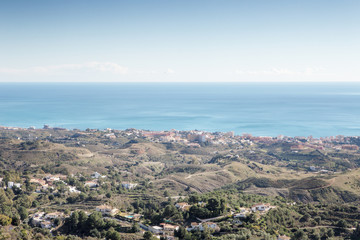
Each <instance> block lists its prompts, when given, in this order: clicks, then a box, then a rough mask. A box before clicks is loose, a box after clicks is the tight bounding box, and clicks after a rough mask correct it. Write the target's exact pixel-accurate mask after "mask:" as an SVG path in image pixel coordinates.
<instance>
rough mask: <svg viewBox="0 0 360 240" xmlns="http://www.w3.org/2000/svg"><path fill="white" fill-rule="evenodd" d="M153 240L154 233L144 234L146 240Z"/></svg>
mask: <svg viewBox="0 0 360 240" xmlns="http://www.w3.org/2000/svg"><path fill="white" fill-rule="evenodd" d="M151 238H152V233H151V232H149V231H146V232H145V233H144V239H146V240H150V239H151Z"/></svg>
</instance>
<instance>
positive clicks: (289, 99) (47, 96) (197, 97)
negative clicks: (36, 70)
mask: <svg viewBox="0 0 360 240" xmlns="http://www.w3.org/2000/svg"><path fill="white" fill-rule="evenodd" d="M44 124H48V125H50V126H56V127H64V128H68V129H73V128H79V129H86V128H97V129H104V128H113V129H127V128H137V129H149V130H170V129H177V130H193V129H198V130H205V131H211V132H215V131H222V132H225V131H235V133H236V134H242V133H251V134H253V135H256V136H277V135H279V134H282V135H286V136H309V135H312V136H315V137H322V136H334V135H348V136H356V135H360V83H0V125H3V126H17V127H29V126H35V127H37V128H41V127H42V126H43V125H44Z"/></svg>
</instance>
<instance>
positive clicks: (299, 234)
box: [291, 230, 308, 240]
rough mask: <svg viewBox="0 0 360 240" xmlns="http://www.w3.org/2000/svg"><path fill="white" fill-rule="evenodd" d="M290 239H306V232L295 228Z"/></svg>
mask: <svg viewBox="0 0 360 240" xmlns="http://www.w3.org/2000/svg"><path fill="white" fill-rule="evenodd" d="M291 239H292V240H306V239H308V237H307V235H306V233H305V232H304V231H303V230H297V231H296V232H295V234H294V237H293V238H291Z"/></svg>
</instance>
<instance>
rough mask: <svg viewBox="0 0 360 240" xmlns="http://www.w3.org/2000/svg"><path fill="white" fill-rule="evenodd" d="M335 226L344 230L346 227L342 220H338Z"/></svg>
mask: <svg viewBox="0 0 360 240" xmlns="http://www.w3.org/2000/svg"><path fill="white" fill-rule="evenodd" d="M336 226H338V227H339V228H346V227H347V222H346V221H345V220H344V219H340V220H339V221H338V222H337V223H336Z"/></svg>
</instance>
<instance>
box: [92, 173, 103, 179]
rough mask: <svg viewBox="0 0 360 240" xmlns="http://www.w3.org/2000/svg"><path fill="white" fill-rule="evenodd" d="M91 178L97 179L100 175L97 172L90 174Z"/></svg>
mask: <svg viewBox="0 0 360 240" xmlns="http://www.w3.org/2000/svg"><path fill="white" fill-rule="evenodd" d="M92 177H93V178H99V177H101V174H100V173H98V172H94V173H93V174H92Z"/></svg>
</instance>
